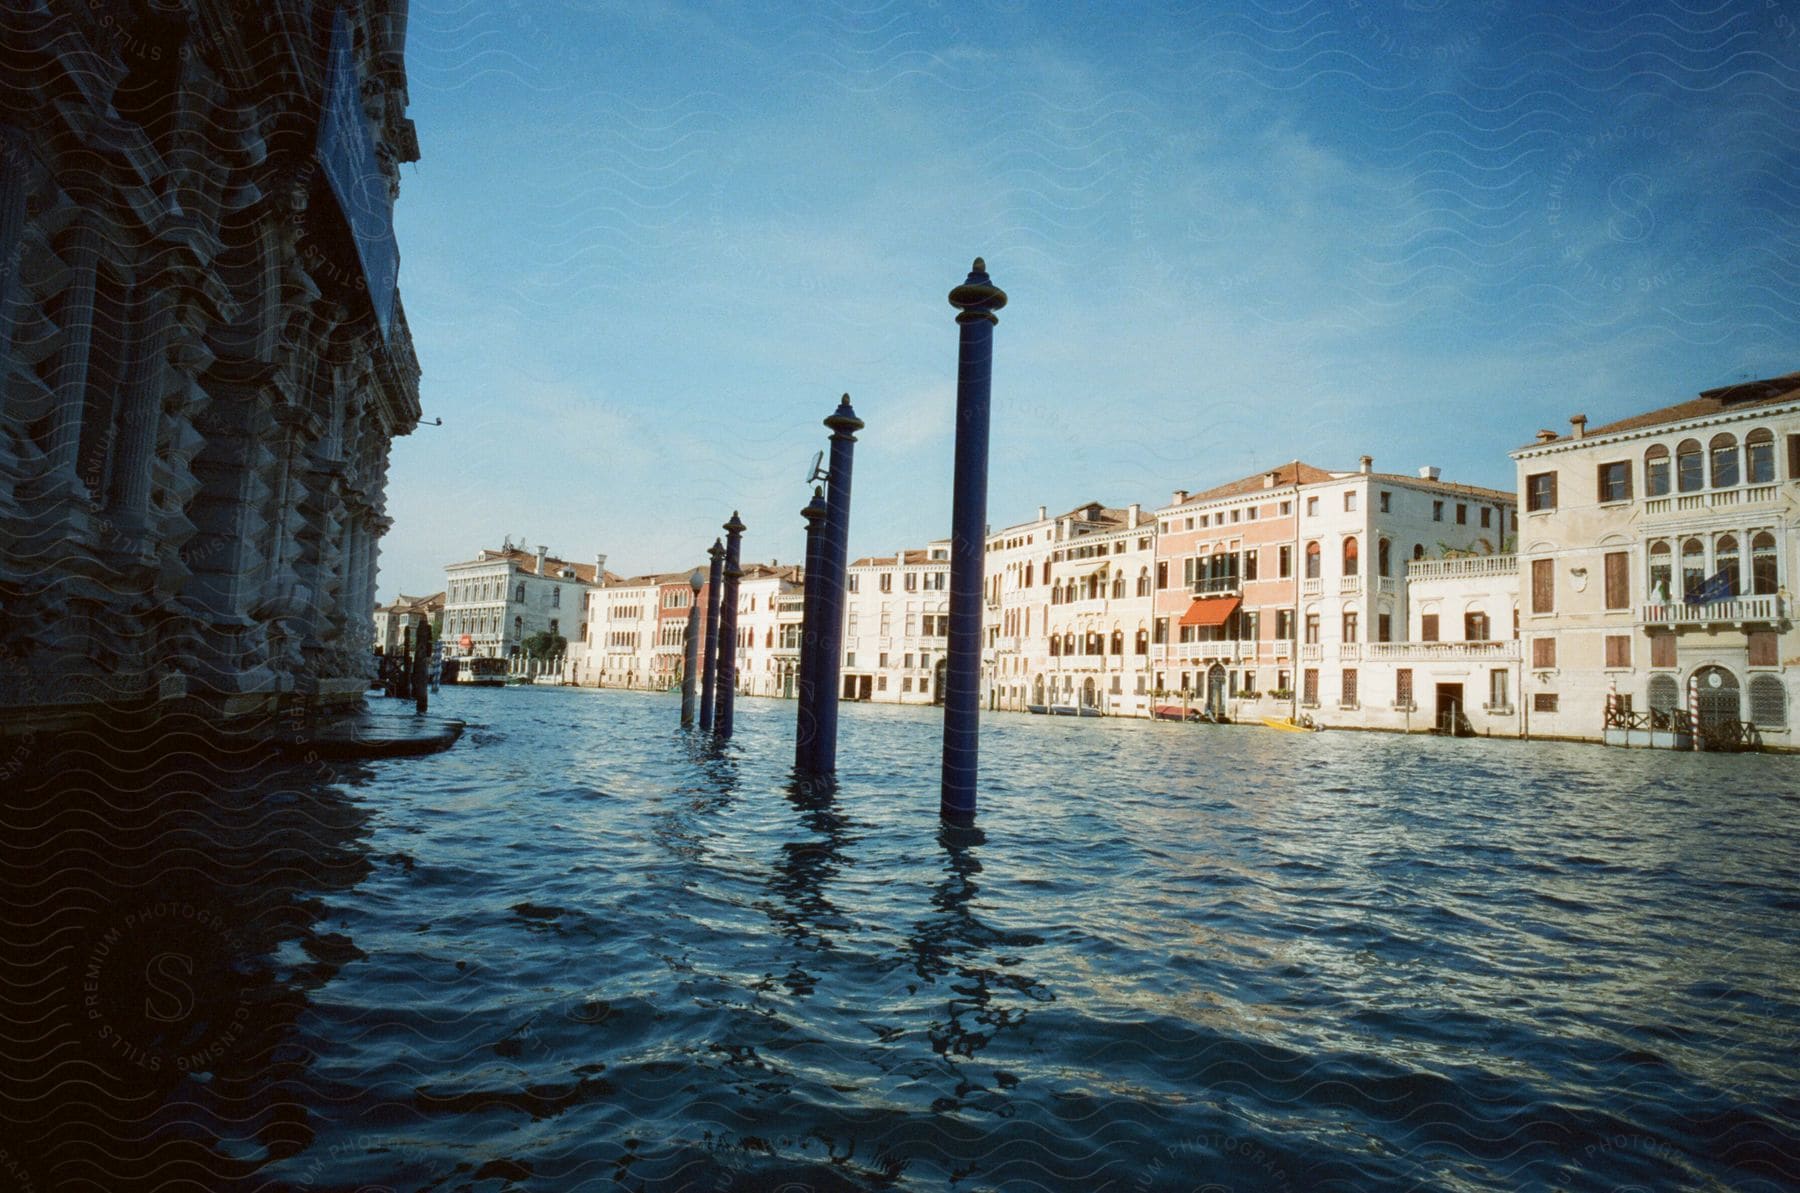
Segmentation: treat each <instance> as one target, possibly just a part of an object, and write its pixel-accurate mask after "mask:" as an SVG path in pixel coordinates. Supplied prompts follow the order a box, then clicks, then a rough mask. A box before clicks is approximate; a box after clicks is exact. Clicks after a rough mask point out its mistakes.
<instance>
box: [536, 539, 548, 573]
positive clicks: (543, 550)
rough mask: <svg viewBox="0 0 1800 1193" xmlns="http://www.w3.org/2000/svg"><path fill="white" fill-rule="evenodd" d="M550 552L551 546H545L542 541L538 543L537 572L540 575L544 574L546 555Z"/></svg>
mask: <svg viewBox="0 0 1800 1193" xmlns="http://www.w3.org/2000/svg"><path fill="white" fill-rule="evenodd" d="M549 553H550V548H548V547H546V546H544V545H543V544H542V543H539V544H538V554H537V574H538V575H540V576H541V575H543V574H544V556H546V555H548V554H549Z"/></svg>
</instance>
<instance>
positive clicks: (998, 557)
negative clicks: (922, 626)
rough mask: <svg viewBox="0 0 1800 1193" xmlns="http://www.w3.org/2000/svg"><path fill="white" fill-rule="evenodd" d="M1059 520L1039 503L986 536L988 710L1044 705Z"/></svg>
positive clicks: (984, 639) (983, 656)
mask: <svg viewBox="0 0 1800 1193" xmlns="http://www.w3.org/2000/svg"><path fill="white" fill-rule="evenodd" d="M1059 520H1060V519H1057V518H1052V517H1050V516H1049V510H1048V509H1047V508H1046V507H1044V506H1041V505H1040V506H1038V509H1037V517H1036V518H1034V519H1032V520H1031V521H1029V522H1020V523H1018V524H1017V525H1014V526H1008V527H1006V528H1004V529H1002V530H1000V531H999V532H997V533H994V534H990V535H989V536H988V540H987V553H986V567H985V569H984V571H985V574H984V576H983V579H984V580H985V582H986V587H985V589H984V590H983V600H982V640H981V641H982V653H981V672H982V683H983V686H984V688H985V689H986V691H985V699H984V703H985V704H986V706H987V707H989V708H1000V709H1008V710H1012V711H1022V710H1024V709H1025V708H1026V706H1027V705H1028V704H1037V705H1039V706H1045V705H1047V703H1048V700H1049V696H1048V691H1047V689H1048V684H1049V681H1048V680H1045V679H1044V678H1043V677H1044V676H1045V674H1046V673H1047V672H1048V671H1049V668H1050V634H1049V628H1048V627H1049V611H1050V582H1049V579H1048V576H1049V571H1048V564H1049V561H1050V558H1051V556H1052V555H1053V554H1054V553H1055V551H1056V526H1057V522H1058V521H1059ZM1039 688H1043V689H1045V690H1044V691H1041V692H1040V691H1038V689H1039ZM1034 693H1035V695H1034Z"/></svg>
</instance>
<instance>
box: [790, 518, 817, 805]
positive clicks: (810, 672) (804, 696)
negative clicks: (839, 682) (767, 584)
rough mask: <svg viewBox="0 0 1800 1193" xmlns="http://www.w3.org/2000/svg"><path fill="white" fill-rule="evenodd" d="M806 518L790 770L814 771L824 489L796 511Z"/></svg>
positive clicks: (815, 766)
mask: <svg viewBox="0 0 1800 1193" xmlns="http://www.w3.org/2000/svg"><path fill="white" fill-rule="evenodd" d="M800 516H801V517H803V518H805V519H806V571H805V573H804V574H803V575H802V577H801V584H800V676H799V683H798V684H797V685H796V686H797V689H798V695H799V697H800V701H799V704H800V707H799V709H798V710H797V711H796V712H795V714H794V767H795V769H797V770H801V771H812V770H816V769H817V765H816V763H815V761H814V759H815V755H816V753H817V746H818V742H819V707H818V703H819V693H818V686H819V622H820V620H821V618H820V615H819V594H820V591H821V590H822V589H823V587H824V584H825V565H824V564H823V563H822V562H821V560H822V559H823V555H824V550H825V490H824V489H821V488H819V487H818V486H817V485H814V486H813V495H812V500H811V501H809V502H807V503H806V508H805V509H803V510H801V511H800Z"/></svg>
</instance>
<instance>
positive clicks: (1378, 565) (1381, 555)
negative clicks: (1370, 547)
mask: <svg viewBox="0 0 1800 1193" xmlns="http://www.w3.org/2000/svg"><path fill="white" fill-rule="evenodd" d="M1393 545H1394V544H1393V543H1392V541H1390V540H1388V539H1376V540H1375V572H1376V574H1377V575H1381V576H1391V575H1393V572H1392V571H1391V570H1389V569H1390V568H1391V566H1392V565H1391V564H1389V562H1388V556H1389V555H1390V554H1392V552H1390V551H1389V550H1388V548H1389V547H1392V546H1393Z"/></svg>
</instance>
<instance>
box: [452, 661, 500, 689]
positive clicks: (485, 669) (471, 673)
mask: <svg viewBox="0 0 1800 1193" xmlns="http://www.w3.org/2000/svg"><path fill="white" fill-rule="evenodd" d="M467 661H468V666H467V667H462V668H458V670H459V672H460V674H459V675H458V676H457V680H458V681H459V682H461V683H466V684H473V685H474V686H475V687H478V688H503V687H505V686H506V660H505V659H490V658H485V657H483V658H474V659H469V660H467Z"/></svg>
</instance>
